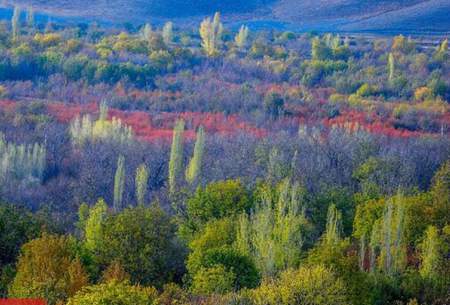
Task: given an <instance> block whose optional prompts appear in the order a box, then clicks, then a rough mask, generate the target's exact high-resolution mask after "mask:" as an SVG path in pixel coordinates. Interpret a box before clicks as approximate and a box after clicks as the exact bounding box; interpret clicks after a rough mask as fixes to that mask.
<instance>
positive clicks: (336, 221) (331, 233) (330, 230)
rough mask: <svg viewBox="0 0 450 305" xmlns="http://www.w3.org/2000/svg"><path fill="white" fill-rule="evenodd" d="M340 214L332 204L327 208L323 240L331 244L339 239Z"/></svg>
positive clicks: (340, 228)
mask: <svg viewBox="0 0 450 305" xmlns="http://www.w3.org/2000/svg"><path fill="white" fill-rule="evenodd" d="M341 231H342V214H341V212H339V211H338V209H337V208H336V206H335V205H334V204H332V205H330V207H329V208H328V215H327V225H326V232H325V242H326V243H327V244H328V245H330V246H332V245H336V244H337V243H338V242H339V241H340V240H341Z"/></svg>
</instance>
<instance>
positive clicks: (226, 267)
mask: <svg viewBox="0 0 450 305" xmlns="http://www.w3.org/2000/svg"><path fill="white" fill-rule="evenodd" d="M235 240H236V222H235V221H234V219H233V218H221V219H219V220H212V221H210V222H209V223H208V224H207V225H206V226H205V228H204V229H203V230H202V231H201V232H199V233H197V234H196V238H195V239H194V240H192V241H191V242H190V243H189V248H190V249H191V253H190V255H189V257H188V260H187V268H188V271H189V275H190V276H191V278H192V281H193V283H192V286H193V289H194V290H198V289H197V288H196V287H198V286H202V287H204V285H205V282H207V281H208V280H207V278H205V277H207V276H208V274H209V271H211V269H212V270H215V268H217V267H220V268H223V271H224V274H223V276H224V277H225V278H227V279H230V280H232V282H231V284H232V285H230V286H229V287H228V288H229V289H228V290H227V291H230V290H231V289H236V290H239V289H241V288H254V287H256V286H257V285H258V284H259V280H260V277H259V273H258V271H257V269H256V266H255V264H254V262H253V261H252V260H251V258H250V257H249V256H247V255H245V254H242V253H240V252H238V251H237V250H236V249H235V247H234V243H235ZM215 271H217V270H215ZM214 274H216V272H214ZM228 276H230V277H228ZM211 285H213V283H211ZM209 287H211V286H209ZM210 289H212V288H210ZM197 292H198V291H197ZM210 292H214V291H210Z"/></svg>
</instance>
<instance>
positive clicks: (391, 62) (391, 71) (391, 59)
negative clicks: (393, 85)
mask: <svg viewBox="0 0 450 305" xmlns="http://www.w3.org/2000/svg"><path fill="white" fill-rule="evenodd" d="M388 73H389V81H390V82H392V81H393V79H394V76H395V58H394V54H392V53H389V56H388Z"/></svg>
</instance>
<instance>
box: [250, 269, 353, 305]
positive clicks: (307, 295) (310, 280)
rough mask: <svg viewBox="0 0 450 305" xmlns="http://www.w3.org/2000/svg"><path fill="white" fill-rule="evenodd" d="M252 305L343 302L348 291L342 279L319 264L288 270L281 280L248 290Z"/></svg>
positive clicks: (301, 304)
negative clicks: (253, 304) (252, 301)
mask: <svg viewBox="0 0 450 305" xmlns="http://www.w3.org/2000/svg"><path fill="white" fill-rule="evenodd" d="M250 295H251V298H252V299H253V300H254V303H255V304H261V305H262V304H265V305H275V304H276V305H304V304H308V305H346V304H349V302H348V292H347V290H346V288H345V285H344V283H343V282H342V280H341V279H339V278H337V277H336V276H335V275H334V274H333V272H332V271H331V270H330V269H328V268H326V267H324V266H322V265H318V266H312V267H301V268H300V269H297V270H292V269H291V270H287V271H285V272H283V273H282V274H281V277H280V279H278V280H276V281H273V282H267V283H264V284H263V285H261V287H259V288H258V289H255V290H254V291H251V292H250Z"/></svg>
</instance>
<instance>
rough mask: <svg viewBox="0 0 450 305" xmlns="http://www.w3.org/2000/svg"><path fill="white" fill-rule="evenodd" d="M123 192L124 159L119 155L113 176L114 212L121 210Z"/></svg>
mask: <svg viewBox="0 0 450 305" xmlns="http://www.w3.org/2000/svg"><path fill="white" fill-rule="evenodd" d="M124 190H125V158H124V156H122V155H120V156H119V159H118V160H117V168H116V174H115V176H114V211H115V212H118V211H120V210H121V209H122V207H123V206H122V202H123V192H124Z"/></svg>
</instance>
